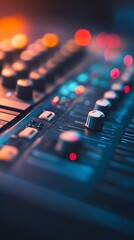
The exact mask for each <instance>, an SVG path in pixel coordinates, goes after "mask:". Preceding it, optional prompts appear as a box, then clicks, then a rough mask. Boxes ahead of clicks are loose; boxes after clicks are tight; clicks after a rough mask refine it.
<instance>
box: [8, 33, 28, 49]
mask: <svg viewBox="0 0 134 240" xmlns="http://www.w3.org/2000/svg"><path fill="white" fill-rule="evenodd" d="M11 44H12V46H13V48H15V49H23V48H24V47H26V45H27V44H28V38H27V36H26V34H22V33H20V34H16V35H15V36H14V37H13V38H12V39H11Z"/></svg>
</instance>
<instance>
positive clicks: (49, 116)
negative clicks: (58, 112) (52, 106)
mask: <svg viewBox="0 0 134 240" xmlns="http://www.w3.org/2000/svg"><path fill="white" fill-rule="evenodd" d="M54 117H55V113H54V112H51V111H44V112H43V113H42V114H41V115H40V116H39V119H43V120H46V121H48V122H50V121H51V120H52V119H53V118H54Z"/></svg>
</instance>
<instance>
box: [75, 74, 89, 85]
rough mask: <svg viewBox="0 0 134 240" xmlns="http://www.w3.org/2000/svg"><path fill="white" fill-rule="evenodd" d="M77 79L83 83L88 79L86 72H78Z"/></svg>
mask: <svg viewBox="0 0 134 240" xmlns="http://www.w3.org/2000/svg"><path fill="white" fill-rule="evenodd" d="M77 80H78V81H79V82H81V83H85V82H87V81H88V74H86V73H80V74H79V75H78V77H77Z"/></svg>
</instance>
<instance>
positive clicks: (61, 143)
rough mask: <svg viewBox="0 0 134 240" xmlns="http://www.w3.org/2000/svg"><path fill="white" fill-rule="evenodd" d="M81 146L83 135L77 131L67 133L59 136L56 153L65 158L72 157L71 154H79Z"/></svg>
mask: <svg viewBox="0 0 134 240" xmlns="http://www.w3.org/2000/svg"><path fill="white" fill-rule="evenodd" d="M80 145H81V135H80V133H79V132H77V131H73V130H72V131H66V132H62V133H61V134H60V135H59V139H58V142H57V144H56V151H57V152H59V153H60V154H62V155H64V156H70V154H71V153H78V151H79V147H80Z"/></svg>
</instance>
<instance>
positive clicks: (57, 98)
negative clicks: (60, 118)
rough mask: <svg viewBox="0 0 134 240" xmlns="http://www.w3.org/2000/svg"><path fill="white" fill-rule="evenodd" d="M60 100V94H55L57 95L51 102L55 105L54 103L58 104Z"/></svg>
mask: <svg viewBox="0 0 134 240" xmlns="http://www.w3.org/2000/svg"><path fill="white" fill-rule="evenodd" d="M59 100H60V98H59V96H55V97H54V98H53V99H52V101H51V103H52V104H53V105H54V104H56V103H57V102H58V101H59Z"/></svg>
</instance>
